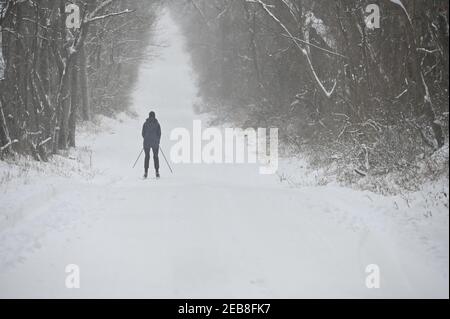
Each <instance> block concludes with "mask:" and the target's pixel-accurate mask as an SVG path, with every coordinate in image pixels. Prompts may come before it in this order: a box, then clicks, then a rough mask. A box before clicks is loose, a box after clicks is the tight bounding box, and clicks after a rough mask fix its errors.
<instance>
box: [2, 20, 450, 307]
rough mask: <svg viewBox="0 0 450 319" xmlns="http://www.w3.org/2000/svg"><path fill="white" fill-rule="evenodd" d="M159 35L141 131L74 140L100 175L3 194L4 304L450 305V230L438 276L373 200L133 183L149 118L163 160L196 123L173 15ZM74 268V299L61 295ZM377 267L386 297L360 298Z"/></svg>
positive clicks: (259, 181) (249, 180)
mask: <svg viewBox="0 0 450 319" xmlns="http://www.w3.org/2000/svg"><path fill="white" fill-rule="evenodd" d="M159 31H160V34H161V37H162V38H164V39H166V40H167V47H166V48H164V49H163V50H162V51H161V56H160V58H158V59H157V60H156V61H151V62H149V63H148V64H147V65H145V67H143V68H142V71H141V74H140V80H139V83H138V86H137V88H136V91H135V95H134V96H135V101H134V104H135V110H136V112H137V113H138V114H139V118H138V119H130V118H127V117H123V118H122V120H121V121H117V122H111V123H112V124H111V125H110V127H109V129H108V130H106V131H105V132H103V133H101V134H98V135H95V136H92V135H88V134H85V135H84V139H83V140H81V141H80V146H81V147H83V146H88V147H89V148H91V149H92V150H93V162H92V163H93V165H94V168H95V169H96V170H97V171H99V172H100V173H99V174H98V175H97V176H95V177H93V178H91V179H89V180H83V179H73V180H71V179H67V178H62V177H61V178H57V177H54V178H50V179H48V180H36V179H34V180H33V179H32V180H31V181H30V182H29V183H28V185H22V186H21V188H20V189H19V190H20V191H21V192H19V191H16V192H15V191H14V189H9V190H6V191H5V192H3V193H1V194H0V204H1V205H2V206H0V209H3V210H8V212H6V213H5V211H4V212H2V214H1V215H2V217H3V218H5V217H4V215H5V214H6V215H8V216H10V217H9V218H11V219H12V220H11V221H10V222H5V220H3V221H2V223H1V224H0V297H21V298H23V297H44V298H46V297H60V298H78V297H108V298H109V297H126V298H130V297H137V298H218V297H221V298H234V297H236V298H252V297H253V298H283V297H285V298H303V297H356V298H366V297H368V298H378V297H388V298H389V297H448V269H447V270H445V269H443V267H441V265H445V264H446V265H447V268H448V218H447V220H446V223H447V224H444V225H442V230H441V231H442V235H441V237H442V238H444V243H439V245H438V248H442V246H444V248H445V246H446V248H447V252H442V251H441V250H440V251H439V252H437V253H435V255H439V254H440V255H441V259H442V260H441V262H440V263H436V262H435V260H430V259H429V258H428V257H427V256H428V252H427V249H426V247H425V245H422V243H421V241H420V240H415V239H414V238H412V237H411V236H409V228H408V227H407V226H404V227H403V226H401V225H399V224H398V219H395V218H389V214H386V210H387V207H388V206H389V205H388V204H386V205H383V204H382V203H383V198H382V197H381V196H377V195H375V194H371V195H370V196H367V193H364V192H358V191H354V190H350V189H346V188H340V187H331V186H328V187H305V188H290V187H288V186H287V185H285V184H282V183H280V182H279V179H277V177H276V176H262V175H259V174H258V167H257V166H251V165H212V166H208V165H175V166H174V171H175V174H174V175H171V174H170V173H169V172H168V170H167V168H166V166H165V163H164V162H163V161H162V162H161V165H162V175H163V178H162V179H161V180H159V181H156V180H154V179H150V180H147V181H143V180H140V179H139V177H140V176H141V169H140V167H139V169H138V168H136V169H134V170H133V169H131V167H130V166H131V165H132V163H133V161H134V159H135V158H136V156H137V153H138V151H139V149H140V147H141V139H140V129H141V126H142V123H143V121H144V120H145V118H146V115H147V114H148V112H149V111H150V110H152V109H154V110H155V111H156V112H157V114H158V118H159V119H160V122H161V125H162V128H163V131H164V137H163V142H162V145H163V146H166V149H164V150H165V151H166V155H168V153H169V150H170V145H171V144H172V142H170V141H169V134H170V131H171V129H173V128H176V127H187V128H190V127H191V126H192V121H193V120H194V119H196V118H197V117H196V115H194V113H193V111H192V103H193V101H194V100H195V98H196V89H195V85H194V83H195V81H194V79H193V77H192V76H193V75H192V71H191V68H190V64H189V57H188V55H187V54H186V53H185V52H184V50H183V44H182V42H183V41H182V36H181V35H180V34H179V32H178V30H177V29H176V27H175V26H174V25H173V22H172V21H171V19H170V17H169V16H167V15H166V16H165V17H164V18H163V19H162V21H161V23H160V26H159ZM13 215H14V216H13ZM17 216H19V217H17ZM16 219H17V220H16ZM445 238H447V239H446V240H447V242H445ZM68 264H76V265H78V266H79V268H80V279H81V287H80V289H67V288H66V286H65V279H66V276H67V274H66V273H65V267H66V265H68ZM371 264H376V265H378V266H379V269H380V283H381V288H380V289H368V288H367V287H366V277H367V275H368V274H367V273H366V272H365V271H366V267H367V266H368V265H371Z"/></svg>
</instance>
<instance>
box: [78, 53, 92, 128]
mask: <svg viewBox="0 0 450 319" xmlns="http://www.w3.org/2000/svg"><path fill="white" fill-rule="evenodd" d="M78 64H79V66H80V70H79V72H80V89H81V105H82V118H83V120H84V121H89V120H90V119H91V106H90V100H89V78H88V72H87V61H86V52H85V48H84V45H83V46H82V47H81V49H80V56H79V59H78Z"/></svg>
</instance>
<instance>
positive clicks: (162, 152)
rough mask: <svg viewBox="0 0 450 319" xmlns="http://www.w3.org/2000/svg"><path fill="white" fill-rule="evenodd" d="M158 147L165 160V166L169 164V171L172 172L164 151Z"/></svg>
mask: <svg viewBox="0 0 450 319" xmlns="http://www.w3.org/2000/svg"><path fill="white" fill-rule="evenodd" d="M159 149H160V150H161V154H162V155H163V157H164V159H165V160H166V164H167V166H169V169H170V172H171V173H172V174H173V170H172V167H170V164H169V161H168V160H167V157H166V155H165V154H164V151H163V149H162V147H161V146H160V147H159Z"/></svg>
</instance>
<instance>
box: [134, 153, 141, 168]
mask: <svg viewBox="0 0 450 319" xmlns="http://www.w3.org/2000/svg"><path fill="white" fill-rule="evenodd" d="M142 152H144V149H142V151H141V152H140V153H139V156H138V158H137V160H136V162H135V163H134V165H133V168H135V167H136V164H137V163H138V162H139V159H140V158H141V156H142Z"/></svg>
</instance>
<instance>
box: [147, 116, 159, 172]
mask: <svg viewBox="0 0 450 319" xmlns="http://www.w3.org/2000/svg"><path fill="white" fill-rule="evenodd" d="M142 137H143V138H144V151H145V162H144V168H145V174H144V178H147V177H148V168H149V164H150V149H151V150H152V151H153V161H154V164H155V171H156V178H160V175H159V156H158V155H159V144H160V142H161V125H159V122H158V120H157V119H156V114H155V112H153V111H152V112H150V114H149V117H148V119H147V120H146V121H145V123H144V127H143V128H142Z"/></svg>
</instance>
